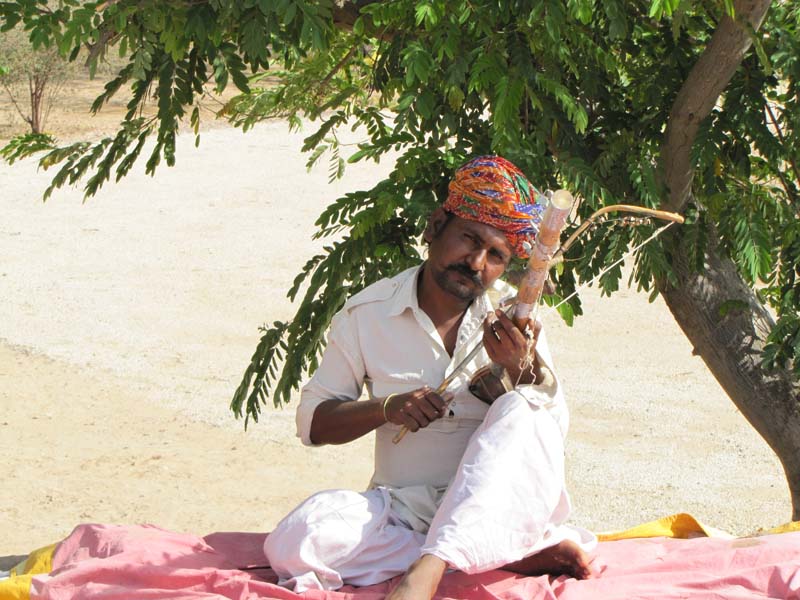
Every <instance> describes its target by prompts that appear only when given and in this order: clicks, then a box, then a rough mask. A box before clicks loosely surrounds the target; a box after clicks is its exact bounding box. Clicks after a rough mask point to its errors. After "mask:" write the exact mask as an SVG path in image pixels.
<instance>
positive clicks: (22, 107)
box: [0, 28, 69, 133]
mask: <svg viewBox="0 0 800 600" xmlns="http://www.w3.org/2000/svg"><path fill="white" fill-rule="evenodd" d="M0 65H2V66H0V86H2V88H3V91H4V92H5V94H6V95H7V96H8V99H9V100H10V101H11V103H12V104H13V105H14V108H15V109H16V111H17V113H19V116H20V117H22V119H23V120H24V121H25V122H26V123H27V124H28V125H29V126H30V128H31V133H42V132H43V131H44V126H45V123H46V122H47V117H48V115H49V114H50V109H51V108H52V106H53V104H54V103H55V102H56V100H57V99H58V98H59V96H60V94H61V91H62V89H63V86H64V82H65V81H66V79H67V75H68V72H69V63H68V62H67V60H66V59H65V58H64V57H62V56H61V55H60V54H59V53H58V49H57V48H54V47H52V48H40V49H38V50H34V48H33V47H32V45H31V42H30V40H29V39H28V36H27V35H26V34H25V33H24V32H23V31H22V30H20V29H17V28H14V29H11V30H10V31H5V32H2V33H0Z"/></svg>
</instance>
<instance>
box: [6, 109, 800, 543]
mask: <svg viewBox="0 0 800 600" xmlns="http://www.w3.org/2000/svg"><path fill="white" fill-rule="evenodd" d="M302 137H303V136H302V134H291V133H288V132H287V127H286V125H285V124H284V123H280V122H274V123H269V124H266V125H263V126H260V127H257V128H256V129H255V130H253V131H252V132H250V133H248V134H246V135H243V134H242V133H241V132H239V131H236V130H231V129H215V130H213V131H208V132H206V133H204V135H203V140H202V143H201V146H200V148H199V149H197V150H195V149H194V148H193V147H192V143H193V139H192V138H190V137H186V138H181V140H180V147H179V152H178V160H179V163H178V166H177V167H175V168H173V169H166V168H165V169H161V170H159V172H158V173H157V177H156V178H155V179H152V178H150V177H146V176H145V175H144V174H143V167H142V168H141V169H139V170H137V171H136V172H135V173H133V174H132V175H130V176H129V177H128V178H126V179H125V180H124V181H123V182H121V183H120V184H118V185H112V186H108V187H107V188H106V189H105V190H103V191H102V192H101V194H100V195H99V196H98V197H96V198H94V199H91V200H89V201H88V202H86V203H82V198H81V193H80V191H79V190H65V191H63V192H59V193H56V194H55V195H54V196H53V198H52V199H51V200H49V201H48V202H47V203H45V204H43V203H42V202H41V200H40V197H41V193H42V191H43V190H44V188H45V187H46V185H47V182H48V181H49V177H50V174H49V173H38V172H37V171H36V168H35V165H34V164H33V163H30V162H28V163H21V164H18V165H15V166H14V167H8V166H7V165H0V448H2V450H3V459H4V464H5V465H6V469H5V473H6V476H5V478H4V485H3V486H2V487H0V532H2V535H0V557H3V556H5V555H14V554H22V553H25V552H27V551H29V550H31V549H32V548H34V547H37V546H40V545H43V544H47V543H50V542H52V541H55V540H57V539H59V538H61V537H63V536H64V535H65V534H67V533H68V532H69V531H70V530H71V528H72V527H73V526H74V525H76V524H77V523H80V522H87V521H99V522H121V523H142V522H146V523H155V524H158V525H161V526H163V527H166V528H169V529H175V530H179V531H191V532H195V533H200V534H204V533H208V532H210V531H218V530H228V531H230V530H248V531H257V530H268V529H270V528H271V527H272V526H273V525H274V524H275V522H276V521H277V520H278V519H279V518H280V516H281V515H282V514H283V513H285V512H286V511H287V510H289V509H290V508H291V507H292V506H293V505H294V504H295V503H297V502H298V501H299V500H301V499H302V498H303V497H305V496H307V495H308V494H310V493H311V492H313V491H315V490H319V489H325V488H329V487H343V486H344V487H354V488H363V487H364V485H365V484H366V482H367V481H368V479H369V475H370V465H371V440H370V439H369V438H367V439H363V440H360V441H359V442H357V443H354V444H351V445H348V446H345V447H336V448H323V449H306V448H303V447H302V446H301V445H300V443H299V441H297V440H296V438H295V437H294V426H293V415H292V411H291V407H290V408H289V409H284V410H271V409H270V410H267V412H266V413H265V414H264V417H263V419H262V421H261V422H259V423H258V424H256V425H254V426H252V427H251V428H250V429H249V430H248V431H247V432H244V431H243V429H242V423H241V422H240V421H235V420H234V419H233V418H232V416H231V415H230V413H229V411H228V408H227V406H228V402H229V401H230V397H231V395H232V393H233V390H234V389H235V387H236V385H237V384H238V383H239V380H240V376H241V373H242V371H243V370H244V368H245V366H246V364H247V362H248V360H249V357H250V355H251V353H252V351H253V349H254V348H255V345H256V342H257V339H258V331H257V327H258V325H260V324H261V323H263V322H265V321H270V322H271V321H273V320H275V319H282V318H287V317H289V316H291V314H292V307H291V305H290V304H289V302H288V300H287V299H286V298H285V297H284V295H285V290H286V289H288V286H289V285H290V283H291V281H292V280H293V278H294V275H295V274H296V272H297V270H298V269H299V267H300V266H301V265H302V264H303V263H304V262H305V260H306V259H307V258H308V257H310V256H311V254H312V253H313V252H314V251H315V250H317V249H318V248H319V247H320V245H321V244H320V243H319V242H313V241H311V240H310V235H311V233H312V232H313V221H314V219H315V216H316V215H317V214H318V213H319V211H320V209H321V208H322V207H323V206H325V205H326V204H327V203H328V202H330V201H331V200H333V199H334V198H336V197H337V196H338V195H339V194H341V193H343V192H345V191H348V190H356V189H362V188H364V186H368V185H371V184H372V183H374V182H377V181H378V180H379V179H380V178H381V176H382V175H383V174H385V173H386V172H387V171H388V169H389V165H388V164H381V165H378V166H374V165H367V166H359V167H358V168H356V167H353V168H351V169H350V170H349V171H348V173H347V175H346V177H345V179H344V180H343V181H341V182H337V183H336V184H334V185H329V184H328V183H327V174H326V168H325V165H322V168H319V169H317V170H315V171H313V172H312V173H310V174H307V173H306V172H305V168H304V162H305V157H303V156H301V155H300V153H299V148H300V146H301V143H302ZM582 297H583V299H584V302H585V312H586V316H584V317H581V318H579V319H578V320H577V321H576V325H575V326H574V327H573V328H571V329H570V328H567V327H566V326H564V325H563V324H562V323H561V322H560V320H559V319H558V317H557V316H556V315H554V314H549V315H546V316H545V321H546V326H547V327H548V329H549V336H550V340H551V345H552V346H554V352H555V358H556V361H557V365H558V369H559V373H560V375H561V378H562V380H563V382H564V385H565V386H566V389H567V391H568V395H569V399H570V405H571V410H572V426H571V432H570V437H569V444H568V465H569V486H570V489H571V493H572V498H573V502H574V505H575V511H574V520H575V522H577V523H579V524H581V525H584V526H587V527H590V528H593V529H595V530H609V529H618V528H622V527H626V526H630V525H633V524H636V523H639V522H642V521H645V520H649V519H652V518H656V517H660V516H664V515H667V514H671V513H675V512H681V511H688V512H691V513H693V514H694V515H695V516H697V517H698V518H700V519H701V520H704V521H706V522H707V523H708V524H710V525H714V526H717V527H720V528H723V529H727V530H729V531H731V532H733V533H739V534H744V533H748V532H751V531H754V530H756V529H758V528H760V527H768V526H773V525H777V524H779V523H782V522H785V521H786V520H788V518H789V516H790V503H789V495H788V492H787V489H786V486H785V483H784V480H783V477H782V471H781V468H780V465H779V463H778V461H777V459H776V458H775V457H774V455H773V454H772V453H771V451H770V450H769V449H768V448H767V446H766V445H765V444H764V443H763V441H762V440H761V439H760V438H759V437H758V435H757V434H756V433H755V432H754V431H753V430H752V429H751V428H750V426H749V425H748V424H747V423H746V422H745V420H744V419H743V418H742V417H741V415H740V414H739V413H738V412H737V411H736V410H735V408H734V407H733V405H732V404H731V403H730V401H729V400H728V399H727V397H726V396H725V395H724V394H723V392H722V391H721V390H720V389H719V387H718V386H717V384H716V382H715V381H714V379H713V378H712V377H711V376H710V375H709V373H708V372H707V370H706V369H705V367H704V365H703V363H702V362H701V361H700V359H698V358H695V357H692V355H691V348H690V346H689V345H688V343H687V341H686V340H685V338H684V337H683V335H682V334H681V332H680V331H679V329H678V328H677V326H676V325H675V323H674V322H673V320H672V318H671V317H670V315H669V313H668V311H667V309H666V308H665V306H664V304H663V303H662V302H660V301H657V302H655V303H653V304H649V303H648V302H647V299H646V297H645V296H644V295H641V294H637V293H635V292H633V291H628V290H624V291H622V292H620V293H618V294H616V295H615V296H614V297H613V298H612V299H607V298H605V299H600V297H599V295H598V293H597V292H596V291H594V290H592V289H588V290H586V291H585V292H583V294H582ZM295 401H296V400H295ZM408 440H409V442H410V443H412V438H408Z"/></svg>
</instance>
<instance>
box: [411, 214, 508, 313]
mask: <svg viewBox="0 0 800 600" xmlns="http://www.w3.org/2000/svg"><path fill="white" fill-rule="evenodd" d="M425 239H426V240H427V241H428V242H429V243H430V246H429V248H428V261H427V263H426V265H427V266H426V268H430V269H431V274H432V275H433V279H434V281H436V283H437V284H438V285H439V287H440V288H442V289H443V290H444V291H446V292H447V293H449V294H451V295H453V296H455V297H456V298H458V299H459V300H462V301H471V300H474V299H475V298H477V297H478V296H480V295H481V294H483V292H484V291H485V290H486V288H487V287H489V286H490V285H492V283H494V281H495V280H496V279H497V278H498V277H500V275H502V274H503V271H505V268H506V266H508V263H509V261H510V260H511V257H512V256H513V249H512V247H511V244H509V242H508V240H507V239H506V236H505V235H504V234H503V232H502V231H500V230H499V229H495V228H494V227H492V226H491V225H485V224H483V223H477V222H475V221H468V220H466V219H462V218H461V217H458V216H455V215H452V216H450V219H449V221H448V215H447V213H445V212H444V211H442V210H441V209H439V210H437V211H435V212H434V213H433V214H432V215H431V219H430V222H429V223H428V228H427V229H426V231H425Z"/></svg>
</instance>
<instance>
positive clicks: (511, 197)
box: [444, 156, 545, 258]
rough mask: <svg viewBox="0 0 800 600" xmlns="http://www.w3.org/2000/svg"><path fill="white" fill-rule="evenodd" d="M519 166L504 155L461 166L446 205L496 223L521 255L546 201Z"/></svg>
mask: <svg viewBox="0 0 800 600" xmlns="http://www.w3.org/2000/svg"><path fill="white" fill-rule="evenodd" d="M540 196H542V194H541V192H540V191H539V190H537V189H536V188H535V187H533V185H532V184H531V182H530V181H528V179H527V178H526V177H525V175H523V174H522V171H520V170H519V169H518V168H517V167H515V166H514V165H513V164H511V163H510V162H509V161H507V160H506V159H505V158H501V157H500V156H479V157H477V158H473V159H472V160H470V161H469V162H468V163H466V164H464V165H463V166H461V167H459V169H458V170H457V171H456V174H455V177H454V178H453V180H452V181H451V182H450V187H449V194H448V196H447V200H446V201H445V203H444V209H445V210H447V211H449V212H451V213H454V214H456V215H458V216H459V217H461V218H463V219H468V220H470V221H477V222H478V223H484V224H486V225H491V226H492V227H496V228H497V229H499V230H500V231H502V232H503V233H505V235H506V238H508V241H509V243H510V244H511V246H512V247H513V248H514V252H515V253H516V254H517V256H520V257H523V258H525V257H527V256H528V252H527V251H526V250H525V248H524V247H523V244H522V243H523V242H524V241H526V240H529V241H532V240H533V238H534V236H535V235H536V232H537V231H538V226H539V223H540V221H541V220H542V212H544V208H545V205H544V203H541V202H539V201H538V200H539V197H540Z"/></svg>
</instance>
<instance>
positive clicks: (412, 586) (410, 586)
mask: <svg viewBox="0 0 800 600" xmlns="http://www.w3.org/2000/svg"><path fill="white" fill-rule="evenodd" d="M446 568H447V563H446V562H444V561H443V560H442V559H441V558H439V557H438V556H433V555H432V554H423V555H422V556H421V557H420V559H419V560H417V561H416V562H414V564H412V565H411V568H410V569H409V570H408V573H406V574H405V575H403V579H401V580H400V583H398V584H397V587H396V588H394V589H393V590H392V592H391V593H390V594H389V595H388V596H386V600H431V598H433V595H434V594H435V593H436V588H437V587H439V582H440V581H441V580H442V575H444V571H445V569H446Z"/></svg>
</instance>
